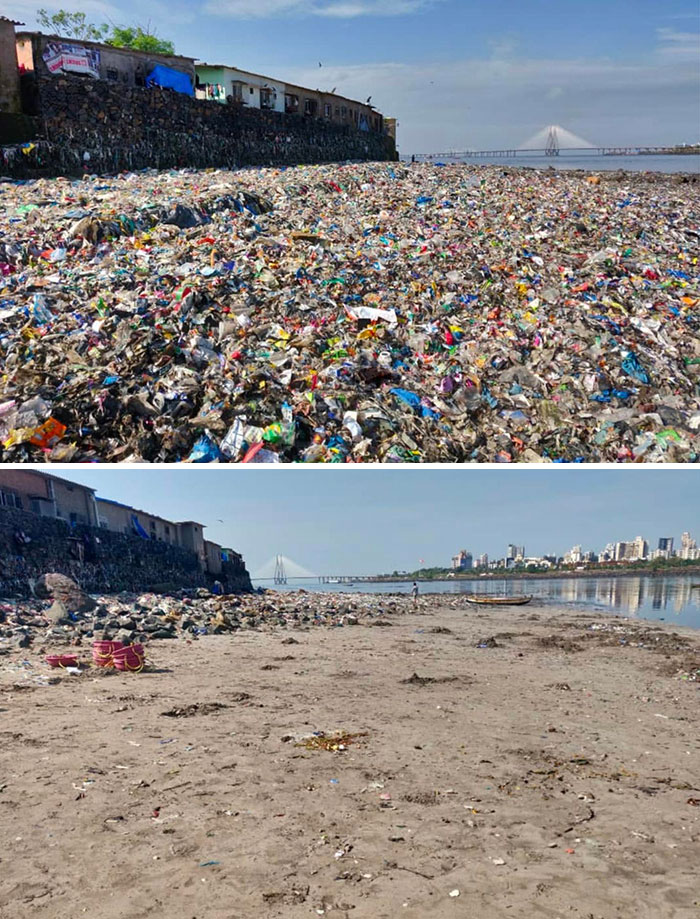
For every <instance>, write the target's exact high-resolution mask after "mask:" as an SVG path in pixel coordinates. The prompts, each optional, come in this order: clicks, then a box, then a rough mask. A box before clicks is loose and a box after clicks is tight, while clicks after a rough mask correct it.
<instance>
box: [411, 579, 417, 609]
mask: <svg viewBox="0 0 700 919" xmlns="http://www.w3.org/2000/svg"><path fill="white" fill-rule="evenodd" d="M411 596H412V597H413V605H414V606H415V605H416V603H418V585H417V584H416V582H415V581H414V582H413V587H412V588H411Z"/></svg>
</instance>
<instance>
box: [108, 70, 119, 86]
mask: <svg viewBox="0 0 700 919" xmlns="http://www.w3.org/2000/svg"><path fill="white" fill-rule="evenodd" d="M107 79H108V80H111V81H112V83H116V82H117V81H118V80H119V71H118V70H109V69H108V70H107Z"/></svg>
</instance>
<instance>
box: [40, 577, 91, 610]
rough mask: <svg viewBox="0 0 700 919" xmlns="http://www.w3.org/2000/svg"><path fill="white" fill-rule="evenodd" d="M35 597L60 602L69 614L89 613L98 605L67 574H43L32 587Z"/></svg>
mask: <svg viewBox="0 0 700 919" xmlns="http://www.w3.org/2000/svg"><path fill="white" fill-rule="evenodd" d="M32 588H33V591H34V595H35V596H37V597H40V598H41V599H49V600H60V602H61V603H62V604H63V605H64V607H65V608H66V610H67V611H68V612H69V613H89V612H90V611H91V610H93V609H95V607H96V606H97V603H96V602H95V601H94V600H93V599H92V597H91V596H90V595H89V594H86V593H85V591H84V590H83V589H82V587H80V585H79V584H76V583H75V581H74V580H73V579H72V578H69V577H67V575H65V574H58V573H56V572H50V573H48V574H42V575H41V577H39V578H37V580H36V581H35V582H34V583H33V585H32Z"/></svg>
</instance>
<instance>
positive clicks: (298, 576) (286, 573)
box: [250, 555, 376, 584]
mask: <svg viewBox="0 0 700 919" xmlns="http://www.w3.org/2000/svg"><path fill="white" fill-rule="evenodd" d="M250 579H251V581H255V582H258V581H272V582H273V583H274V584H286V583H287V582H288V581H318V583H319V584H350V583H353V582H355V581H373V580H376V578H374V577H370V576H367V575H357V576H355V575H349V574H314V572H313V571H309V569H308V568H305V567H304V566H303V565H300V564H298V562H295V561H294V559H291V558H289V557H288V556H286V555H275V557H274V558H271V559H269V561H267V562H266V563H265V564H264V565H263V566H262V567H261V568H259V569H258V570H257V571H256V572H254V573H253V574H251V576H250Z"/></svg>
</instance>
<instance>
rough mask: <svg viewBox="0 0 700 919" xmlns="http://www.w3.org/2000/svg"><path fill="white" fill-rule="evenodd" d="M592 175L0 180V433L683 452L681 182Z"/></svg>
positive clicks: (695, 387) (149, 452)
mask: <svg viewBox="0 0 700 919" xmlns="http://www.w3.org/2000/svg"><path fill="white" fill-rule="evenodd" d="M592 178H594V177H591V176H586V175H584V174H576V173H574V174H571V173H565V172H564V173H556V172H554V171H545V170H542V171H536V170H528V169H509V170H503V169H500V168H497V167H483V166H474V167H472V166H446V167H441V166H438V165H430V166H428V165H426V166H416V167H407V166H404V165H399V164H387V163H374V164H355V165H345V166H339V165H333V166H309V167H298V168H292V169H272V168H269V169H258V170H253V169H251V170H244V171H238V172H225V171H218V170H212V171H206V172H194V171H178V172H163V173H158V172H155V171H150V172H149V171H147V172H141V173H129V174H122V175H119V176H118V177H113V178H100V177H97V176H92V177H87V178H86V179H84V180H82V181H69V180H66V179H57V180H37V181H32V182H27V183H24V184H19V183H5V184H3V185H0V203H2V209H1V210H2V213H1V215H0V234H1V235H0V273H1V274H2V280H1V282H0V283H1V284H2V288H1V293H0V360H2V362H3V365H4V376H3V377H2V379H1V380H0V443H1V444H2V445H3V450H2V455H1V457H0V458H1V459H2V460H4V461H6V462H7V461H17V462H42V461H50V462H68V461H83V462H85V461H103V462H117V461H147V462H178V461H184V462H193V463H194V462H197V463H200V462H246V463H248V462H253V463H259V462H263V463H279V462H308V463H313V462H336V463H344V462H456V461H461V462H503V463H512V462H540V461H545V462H594V461H595V462H696V461H697V460H698V457H699V456H700V385H699V384H700V336H698V327H699V325H700V312H699V307H700V284H699V274H700V272H699V270H698V262H697V246H698V240H699V239H700V232H699V228H698V224H699V220H698V214H699V213H700V207H699V205H700V183H693V182H690V181H687V180H686V177H683V176H680V177H679V176H674V177H670V176H662V175H657V176H653V177H650V176H648V175H645V176H635V175H630V174H628V175H622V176H620V175H617V174H610V175H604V176H601V177H600V178H599V179H598V180H597V182H595V183H594V182H592V181H591V179H592ZM595 178H597V177H595ZM683 183H685V184H683Z"/></svg>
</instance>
